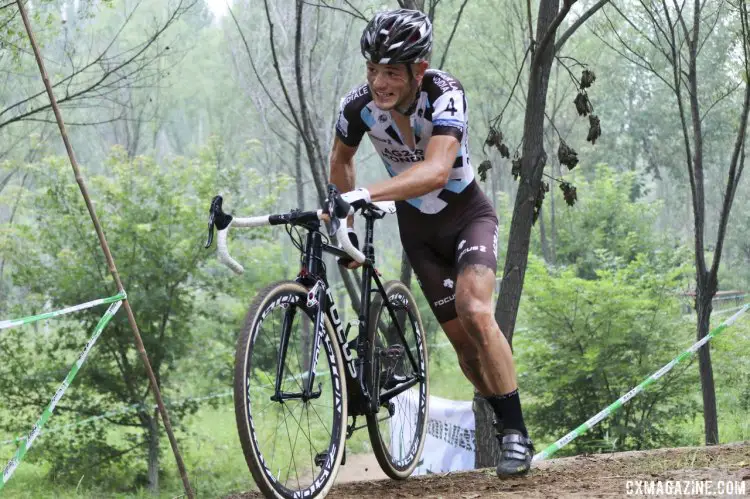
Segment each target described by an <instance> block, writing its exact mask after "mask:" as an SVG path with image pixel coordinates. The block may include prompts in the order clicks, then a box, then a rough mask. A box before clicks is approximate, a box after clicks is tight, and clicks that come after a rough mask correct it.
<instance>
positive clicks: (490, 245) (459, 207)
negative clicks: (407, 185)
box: [396, 181, 498, 324]
mask: <svg viewBox="0 0 750 499" xmlns="http://www.w3.org/2000/svg"><path fill="white" fill-rule="evenodd" d="M396 207H397V215H398V227H399V233H400V234H401V243H402V244H403V246H404V250H405V251H406V255H407V256H408V257H409V262H410V263H411V266H412V269H414V274H415V275H416V277H417V280H418V281H419V285H420V287H421V288H422V292H423V293H424V295H425V297H426V298H427V300H428V301H429V303H430V307H431V308H432V311H433V312H434V314H435V317H436V318H437V320H438V322H440V323H441V324H442V323H444V322H447V321H449V320H452V319H455V318H456V306H455V298H456V294H455V291H456V290H455V284H456V277H457V276H458V274H459V273H460V272H461V270H463V268H464V267H465V266H466V265H474V264H479V265H483V266H485V267H488V268H490V269H492V272H493V273H495V272H497V230H498V222H497V216H496V215H495V210H494V208H493V207H492V204H491V203H490V201H489V199H487V196H485V195H484V193H483V192H482V191H481V189H480V188H479V186H478V185H477V183H476V181H472V183H471V184H470V185H468V186H467V187H466V188H465V189H464V190H463V191H462V192H461V193H460V194H457V195H453V196H451V199H450V203H449V204H448V206H446V207H445V208H443V209H442V210H441V211H439V212H438V213H435V214H425V213H422V212H420V211H419V210H417V209H416V208H415V207H413V206H411V205H410V204H408V203H407V202H405V201H398V202H397V203H396Z"/></svg>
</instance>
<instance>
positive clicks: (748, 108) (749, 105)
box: [711, 2, 750, 276]
mask: <svg viewBox="0 0 750 499" xmlns="http://www.w3.org/2000/svg"><path fill="white" fill-rule="evenodd" d="M739 9H740V23H741V26H742V31H741V33H742V40H743V41H742V44H743V53H744V56H745V99H744V102H743V107H742V114H741V115H740V126H739V129H738V130H737V139H736V140H735V143H734V149H733V151H732V159H731V161H730V163H729V174H728V176H727V177H728V178H727V188H726V193H725V194H724V203H723V205H722V208H721V217H720V218H719V231H718V234H717V240H716V250H715V252H714V257H713V262H712V264H711V275H712V276H716V275H717V274H718V272H719V261H720V259H721V252H722V249H723V246H724V235H725V234H726V228H727V224H728V223H729V213H730V211H731V209H732V203H733V202H734V195H735V193H736V192H737V185H738V184H739V181H740V178H741V176H742V170H744V167H745V141H746V139H747V119H748V113H749V112H750V82H748V81H747V79H748V77H750V58H749V56H750V47H749V45H750V41H749V40H748V37H749V36H750V22H749V21H750V18H749V16H748V11H747V3H745V2H740V5H739Z"/></svg>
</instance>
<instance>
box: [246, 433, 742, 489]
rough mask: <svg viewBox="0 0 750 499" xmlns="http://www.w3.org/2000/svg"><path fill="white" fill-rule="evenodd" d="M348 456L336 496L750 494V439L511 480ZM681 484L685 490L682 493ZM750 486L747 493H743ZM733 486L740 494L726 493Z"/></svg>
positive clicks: (602, 458) (569, 465)
mask: <svg viewBox="0 0 750 499" xmlns="http://www.w3.org/2000/svg"><path fill="white" fill-rule="evenodd" d="M348 459H349V461H348V462H347V464H346V466H344V467H342V468H341V471H340V472H339V476H338V477H337V480H336V485H334V487H333V489H332V490H331V493H330V494H329V495H328V497H329V498H352V497H356V498H368V497H372V498H378V499H380V498H393V499H409V498H413V497H419V498H432V499H437V498H445V499H447V498H457V499H479V498H485V497H492V498H504V497H511V496H514V497H531V498H535V497H539V498H542V497H543V498H573V497H576V498H577V497H620V496H632V495H634V496H636V497H637V496H639V495H640V496H644V495H645V494H646V492H648V490H647V489H646V488H643V489H641V488H639V485H641V486H644V487H647V486H648V483H649V482H652V481H654V482H656V481H661V483H662V487H670V484H669V483H668V481H669V482H671V484H672V485H671V486H672V487H675V488H674V489H671V490H672V492H673V493H672V494H671V496H672V497H677V496H678V495H679V496H681V497H682V496H688V497H690V496H692V497H704V496H708V495H712V494H714V495H715V494H718V493H719V492H720V490H719V487H723V492H724V495H721V496H720V497H750V442H744V443H739V444H728V445H720V446H713V447H683V448H675V449H659V450H651V451H639V452H621V453H614V454H596V455H583V456H576V457H569V458H561V459H550V460H548V461H543V462H540V463H537V464H535V465H534V466H533V467H532V469H531V471H530V472H529V474H528V475H526V476H525V477H521V478H513V479H505V480H500V479H498V478H497V477H496V476H495V472H494V470H492V469H484V470H474V471H469V472H461V473H447V474H437V475H429V476H421V477H412V478H409V479H407V480H404V481H394V480H389V479H385V478H384V476H385V475H384V474H383V473H382V471H380V469H379V467H378V465H377V462H376V461H375V459H374V457H372V456H350V457H349V458H348ZM695 481H711V487H712V488H711V489H710V490H708V489H706V491H708V492H711V493H712V494H707V493H701V489H697V492H698V494H696V493H695V492H696V489H694V488H692V487H694V484H693V482H695ZM719 481H725V482H724V483H722V484H719ZM726 481H731V482H732V483H731V484H728V483H726ZM656 486H658V483H657V484H656ZM699 486H700V485H699ZM676 487H680V488H681V489H680V491H679V494H676V492H677V488H676ZM743 487H744V495H742V494H738V492H742V488H743ZM730 488H733V489H734V492H735V493H734V494H726V492H727V491H728V490H729V489H730ZM655 490H656V491H657V492H658V489H655ZM668 491H669V489H668V488H665V489H663V493H662V494H661V495H666V496H667V497H669V496H670V495H667V494H666V492H668ZM691 492H692V493H691ZM256 497H261V496H260V495H258V493H252V492H250V493H245V494H239V495H233V496H231V499H246V498H256Z"/></svg>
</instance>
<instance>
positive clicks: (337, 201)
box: [326, 184, 351, 236]
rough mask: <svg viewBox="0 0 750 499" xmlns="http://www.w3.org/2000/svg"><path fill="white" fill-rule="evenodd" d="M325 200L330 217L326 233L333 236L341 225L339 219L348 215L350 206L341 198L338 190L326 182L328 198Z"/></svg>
mask: <svg viewBox="0 0 750 499" xmlns="http://www.w3.org/2000/svg"><path fill="white" fill-rule="evenodd" d="M326 202H327V211H328V215H329V216H330V218H331V224H330V228H329V230H328V235H329V236H334V235H335V234H336V231H337V230H338V228H339V226H340V225H341V219H343V218H346V217H347V216H349V211H350V210H351V206H350V205H349V203H347V202H346V201H344V200H343V199H342V198H341V195H340V194H339V190H338V189H337V188H336V186H335V185H333V184H328V198H327V199H326Z"/></svg>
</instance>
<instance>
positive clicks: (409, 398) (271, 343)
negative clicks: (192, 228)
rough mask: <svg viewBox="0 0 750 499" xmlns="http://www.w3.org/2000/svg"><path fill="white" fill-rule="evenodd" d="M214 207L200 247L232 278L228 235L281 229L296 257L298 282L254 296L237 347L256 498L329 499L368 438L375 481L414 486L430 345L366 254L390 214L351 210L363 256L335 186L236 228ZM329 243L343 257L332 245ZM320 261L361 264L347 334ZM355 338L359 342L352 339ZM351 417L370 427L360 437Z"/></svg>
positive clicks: (406, 303)
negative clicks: (314, 204) (313, 201)
mask: <svg viewBox="0 0 750 499" xmlns="http://www.w3.org/2000/svg"><path fill="white" fill-rule="evenodd" d="M222 202H223V201H222V198H221V196H216V197H215V198H214V199H213V201H212V203H211V208H210V214H209V227H208V230H209V235H208V240H207V243H206V247H207V248H208V247H209V246H210V245H211V242H212V239H213V234H214V228H215V229H217V231H218V232H217V253H218V256H219V260H220V261H221V262H222V263H224V264H225V265H227V266H228V267H230V268H231V269H232V270H234V271H235V272H237V273H242V272H243V267H242V266H241V265H240V264H239V263H238V262H237V261H235V260H234V259H233V258H232V257H231V255H230V254H229V251H228V248H227V237H228V232H229V230H230V229H232V228H239V227H260V226H266V225H285V226H286V229H287V233H288V234H289V236H290V239H291V240H292V243H293V244H294V245H295V246H296V247H297V249H298V250H299V252H300V270H299V273H298V275H297V277H296V278H295V279H294V280H289V281H278V282H274V283H273V284H270V285H268V286H267V287H266V288H265V289H263V290H262V291H260V292H259V293H258V294H257V296H256V297H255V299H254V300H253V302H252V304H251V305H250V308H249V310H248V312H247V316H246V319H245V322H244V325H243V326H242V330H241V333H240V336H239V339H238V341H237V350H236V355H235V372H234V403H235V414H236V418H237V429H238V432H239V437H240V442H241V444H242V450H243V452H244V454H245V460H246V461H247V465H248V467H249V468H250V471H251V473H252V475H253V478H254V479H255V482H256V484H257V485H258V487H259V489H260V490H261V492H262V493H263V494H264V495H265V496H267V497H277V498H296V497H323V496H325V495H326V494H327V493H328V491H329V490H330V488H331V486H332V485H333V482H334V480H335V477H336V474H337V472H338V469H339V466H340V465H342V464H344V463H345V459H346V450H345V445H346V440H347V439H348V438H350V437H351V436H352V434H353V433H354V431H355V430H358V429H361V428H364V427H367V429H368V433H369V438H370V442H371V445H372V450H373V452H374V454H375V456H376V458H377V461H378V463H379V464H380V467H381V468H382V469H383V471H384V472H385V473H386V474H387V475H388V476H389V477H391V478H394V479H404V478H406V477H408V476H409V475H411V473H412V472H413V471H414V468H415V467H416V466H417V464H418V461H419V459H420V456H421V453H422V448H423V446H424V441H425V435H426V430H427V425H426V420H427V411H428V402H429V383H428V374H427V349H426V340H425V335H424V328H423V327H422V320H421V318H420V315H419V309H418V308H417V303H416V300H415V299H414V296H413V295H412V293H411V291H410V290H409V288H408V287H407V286H406V285H404V284H403V283H401V282H400V281H396V280H392V281H387V282H385V283H383V281H382V280H381V274H380V272H379V271H378V270H377V269H376V268H375V247H374V245H373V229H374V226H375V221H376V220H380V219H382V218H384V217H385V216H386V215H388V214H392V213H395V211H396V210H395V204H394V203H393V202H378V203H370V204H367V205H366V206H364V207H361V208H360V209H359V210H358V211H359V212H360V214H361V215H362V216H363V217H364V219H365V240H364V245H363V247H362V251H359V250H358V249H357V248H356V247H355V246H354V245H353V244H352V243H351V242H350V240H349V237H348V235H347V230H346V217H347V216H348V215H350V214H352V213H354V211H355V210H353V209H352V208H351V207H350V205H349V204H348V203H346V202H345V201H344V200H343V199H342V198H341V196H340V195H339V193H338V192H337V190H336V188H335V186H333V185H329V186H328V198H327V200H326V202H325V203H324V207H323V208H321V209H319V210H316V211H300V210H292V211H290V212H288V213H281V214H273V215H264V216H259V217H250V218H236V217H233V216H231V215H228V214H226V213H224V212H223V211H222ZM324 221H328V222H329V231H328V234H327V235H326V234H324V233H323V232H322V231H321V227H322V222H324ZM303 235H304V236H305V239H304V243H303V240H302V237H303ZM334 235H336V236H337V240H338V242H339V243H340V244H341V248H339V247H336V246H334V245H332V244H331V239H330V238H332V237H333V236H334ZM323 253H328V254H331V255H333V256H336V257H339V258H346V257H348V258H351V259H353V260H355V261H357V262H359V263H361V264H362V279H361V288H360V303H361V306H360V307H359V313H358V318H357V319H356V320H354V321H351V322H349V323H348V324H344V323H343V321H342V317H341V315H340V314H339V312H338V309H337V307H336V303H335V300H334V293H333V291H332V290H331V287H330V286H329V283H328V279H327V276H326V265H325V263H324V261H323ZM352 327H357V328H358V331H357V334H356V336H354V337H352V338H350V337H349V332H350V329H351V328H352ZM359 416H364V417H365V420H366V424H364V425H360V426H357V417H359ZM350 418H351V421H350Z"/></svg>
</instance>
